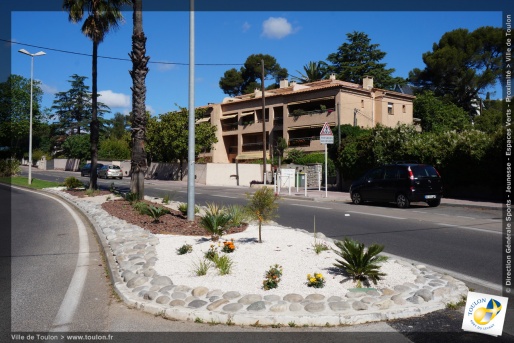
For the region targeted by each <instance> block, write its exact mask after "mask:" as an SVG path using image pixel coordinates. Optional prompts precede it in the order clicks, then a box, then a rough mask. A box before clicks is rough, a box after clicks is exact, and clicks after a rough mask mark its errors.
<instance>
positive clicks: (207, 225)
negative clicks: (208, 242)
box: [200, 212, 232, 242]
mask: <svg viewBox="0 0 514 343" xmlns="http://www.w3.org/2000/svg"><path fill="white" fill-rule="evenodd" d="M231 219H232V218H231V217H230V215H229V214H227V213H223V212H221V213H219V214H217V215H214V214H211V213H206V214H205V216H203V217H202V218H201V219H200V226H201V227H203V228H204V229H205V230H207V231H208V232H209V233H210V234H211V239H212V240H213V241H214V242H215V241H217V240H218V239H219V238H220V237H221V236H223V234H224V233H225V230H226V229H227V228H228V224H229V223H230V220H231Z"/></svg>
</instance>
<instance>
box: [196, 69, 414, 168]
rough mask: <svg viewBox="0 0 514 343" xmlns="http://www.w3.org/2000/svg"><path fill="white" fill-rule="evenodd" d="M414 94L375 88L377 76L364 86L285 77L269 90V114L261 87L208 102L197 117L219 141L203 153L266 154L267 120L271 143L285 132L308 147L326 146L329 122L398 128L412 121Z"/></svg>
mask: <svg viewBox="0 0 514 343" xmlns="http://www.w3.org/2000/svg"><path fill="white" fill-rule="evenodd" d="M414 98H415V97H414V96H413V95H411V94H405V93H402V92H397V91H389V90H384V89H379V88H374V87H373V78H372V77H365V78H364V80H363V84H362V85H358V84H354V83H349V82H344V81H339V80H336V79H335V76H334V75H332V76H331V77H330V79H328V80H322V81H316V82H312V83H304V84H297V83H295V82H291V83H289V81H288V80H282V81H281V82H280V88H277V89H273V90H266V91H265V113H264V116H263V113H262V92H261V91H259V90H256V91H255V92H254V93H252V94H245V95H240V96H236V97H233V98H225V99H224V100H223V101H222V102H221V103H219V104H209V105H207V106H205V107H206V108H207V109H208V111H207V114H206V117H204V118H202V119H200V120H198V121H197V123H199V122H207V121H208V122H210V123H211V124H212V125H216V126H217V128H218V130H217V138H218V143H216V144H215V145H214V147H213V149H212V150H211V151H210V152H208V153H205V154H202V157H205V158H207V159H210V160H212V162H214V163H223V162H224V163H226V162H235V160H236V159H237V160H251V159H259V158H262V155H263V149H262V137H263V133H262V131H263V129H262V120H263V117H264V120H265V122H266V142H267V147H268V148H267V152H268V156H269V154H270V150H269V147H270V146H275V145H276V142H277V139H278V138H279V137H283V138H284V139H285V140H286V141H287V142H288V145H289V147H294V148H298V149H301V150H304V151H306V152H314V151H323V150H324V146H323V145H322V144H321V143H320V141H319V136H320V131H321V128H322V127H323V125H324V123H325V122H326V123H328V124H329V125H330V126H331V127H332V128H334V127H336V126H337V125H343V124H349V125H355V126H361V127H374V126H375V125H377V124H382V125H384V126H389V127H394V126H396V125H397V124H398V123H405V124H412V123H413V107H412V102H413V100H414Z"/></svg>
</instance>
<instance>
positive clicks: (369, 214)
mask: <svg viewBox="0 0 514 343" xmlns="http://www.w3.org/2000/svg"><path fill="white" fill-rule="evenodd" d="M348 212H350V213H357V214H363V215H365V216H374V217H384V218H391V219H400V220H403V219H407V218H403V217H394V216H386V215H384V214H374V213H366V212H357V211H348Z"/></svg>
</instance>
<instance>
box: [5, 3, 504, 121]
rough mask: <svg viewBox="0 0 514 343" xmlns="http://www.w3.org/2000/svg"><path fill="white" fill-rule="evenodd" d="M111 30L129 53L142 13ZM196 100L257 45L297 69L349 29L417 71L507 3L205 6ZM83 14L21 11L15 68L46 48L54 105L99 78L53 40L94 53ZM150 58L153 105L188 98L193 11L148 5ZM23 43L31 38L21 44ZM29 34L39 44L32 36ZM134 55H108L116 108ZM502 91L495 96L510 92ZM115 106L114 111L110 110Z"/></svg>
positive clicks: (105, 94)
mask: <svg viewBox="0 0 514 343" xmlns="http://www.w3.org/2000/svg"><path fill="white" fill-rule="evenodd" d="M124 16H125V23H124V24H123V25H121V27H120V28H119V29H118V30H117V31H115V32H111V33H109V34H108V35H107V36H106V37H105V40H104V42H103V43H102V44H100V46H99V55H100V56H108V57H115V58H122V59H128V53H129V52H130V50H131V34H132V14H131V12H125V13H124ZM195 23H196V25H195V30H196V35H195V40H196V44H195V49H196V57H195V59H196V64H221V65H197V66H196V69H195V106H202V105H206V104H207V103H209V102H212V103H219V102H221V101H222V100H223V98H224V97H226V96H227V95H225V94H224V93H223V92H222V91H221V89H220V88H219V84H218V83H219V80H220V77H222V76H223V73H224V72H225V71H226V70H228V69H230V68H233V67H235V68H237V69H239V68H240V66H241V65H242V64H243V63H244V62H245V60H246V58H247V57H248V56H249V55H251V54H256V53H264V54H270V55H272V56H273V57H275V58H276V59H277V62H278V63H279V64H280V65H281V66H282V67H285V68H287V69H288V71H289V74H290V75H292V76H295V75H298V72H297V71H298V70H299V71H303V66H304V65H306V64H307V63H308V62H309V61H319V60H326V58H327V56H328V55H329V54H330V53H332V52H336V51H337V49H338V47H339V46H340V45H341V44H343V43H344V42H346V38H347V37H346V34H347V33H350V32H353V31H362V32H365V33H366V34H368V36H369V38H371V42H372V43H373V44H379V45H380V49H381V50H382V51H385V52H386V53H387V55H386V57H385V59H384V60H383V62H385V63H387V67H388V68H394V69H395V70H396V71H395V73H394V75H395V76H399V77H407V76H408V73H409V71H410V70H412V69H413V68H416V67H417V68H423V67H424V64H423V61H422V54H423V53H424V52H427V51H431V50H432V45H433V43H435V42H438V41H439V39H440V38H441V36H442V35H443V34H444V33H445V32H448V31H451V30H454V29H457V28H467V29H469V30H470V31H473V30H474V29H476V28H478V27H481V26H496V27H501V26H502V13H501V12H483V11H482V12H472V11H466V12H422V11H420V12H338V11H335V12H300V11H298V12H295V11H291V12H196V13H195ZM80 27H81V24H72V23H70V22H69V21H68V17H67V14H66V13H65V12H41V11H40V12H28V11H23V12H12V14H11V37H0V38H2V39H8V40H9V39H10V40H11V41H14V42H17V43H19V44H12V45H11V72H12V73H13V74H19V75H22V76H25V77H27V78H29V77H30V58H29V57H28V56H26V55H23V54H20V53H18V50H19V49H22V48H24V49H26V50H28V51H29V52H31V53H36V52H38V51H40V50H43V51H45V52H46V55H45V56H41V57H35V58H34V78H35V79H37V80H40V81H41V82H42V83H43V88H44V91H45V95H44V98H43V106H44V107H50V106H51V105H52V102H53V100H54V94H55V92H59V91H66V90H68V89H69V83H68V80H69V79H70V76H71V75H73V74H78V75H83V76H87V77H88V79H87V81H86V82H87V84H88V85H91V57H89V56H81V55H76V54H69V53H63V52H58V51H54V50H50V49H57V50H64V51H70V52H74V53H82V54H91V51H92V43H91V42H90V41H89V40H88V39H87V38H86V37H85V36H84V35H83V34H82V33H81V32H80ZM143 27H144V31H145V34H146V36H147V38H148V40H147V55H149V56H150V57H151V59H150V62H167V63H178V64H158V63H150V64H149V68H150V72H149V73H148V76H147V80H146V81H147V82H146V85H147V99H146V104H147V108H148V109H149V110H150V111H151V113H152V114H153V115H158V114H160V113H165V112H168V111H172V110H176V109H177V105H178V106H183V107H187V105H188V80H189V76H188V65H187V63H188V61H189V13H188V12H157V11H149V12H144V14H143ZM21 43H23V44H21ZM24 44H29V45H34V46H38V47H41V48H38V47H32V46H27V45H24ZM131 68H132V63H131V62H130V61H128V60H127V61H123V60H113V59H104V58H100V59H99V60H98V90H99V91H100V92H101V94H102V96H101V97H100V101H102V102H104V103H106V104H107V105H109V106H110V107H111V111H112V113H115V112H122V113H128V112H129V111H130V109H131V90H130V87H131V84H132V81H131V78H130V75H129V73H128V70H130V69H131ZM501 96H502V95H501V93H500V92H499V91H498V92H497V94H496V95H493V97H494V98H501ZM110 116H111V115H107V116H106V117H107V118H109V117H110Z"/></svg>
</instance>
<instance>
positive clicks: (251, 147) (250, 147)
mask: <svg viewBox="0 0 514 343" xmlns="http://www.w3.org/2000/svg"><path fill="white" fill-rule="evenodd" d="M247 151H262V142H257V143H243V152H247Z"/></svg>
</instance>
